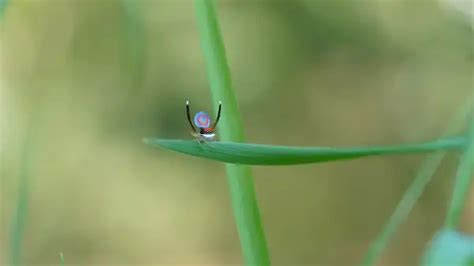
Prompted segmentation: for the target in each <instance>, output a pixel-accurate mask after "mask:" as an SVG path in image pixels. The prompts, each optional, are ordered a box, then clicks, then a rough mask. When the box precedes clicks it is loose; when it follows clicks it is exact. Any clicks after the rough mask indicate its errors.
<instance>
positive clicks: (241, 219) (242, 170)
mask: <svg viewBox="0 0 474 266" xmlns="http://www.w3.org/2000/svg"><path fill="white" fill-rule="evenodd" d="M195 7H196V17H197V22H198V27H199V35H200V41H201V48H202V51H203V54H204V59H205V63H206V70H207V75H208V79H209V83H210V88H211V96H212V97H211V98H212V101H213V105H214V107H217V104H218V102H219V101H222V103H223V111H222V117H221V120H220V122H219V125H218V127H219V133H220V138H221V139H222V140H224V141H233V142H243V141H244V133H243V132H244V130H243V126H242V122H241V118H240V113H239V110H238V105H237V100H236V98H235V95H234V92H233V89H232V82H231V76H230V69H229V66H228V63H227V58H226V55H225V49H224V42H223V40H222V36H221V33H220V29H219V22H218V17H217V10H216V4H215V2H214V1H212V0H195ZM191 145H192V144H191ZM194 147H195V146H194ZM226 172H227V177H228V182H229V189H230V195H231V199H232V207H233V211H234V217H235V222H236V225H237V231H238V234H239V238H240V243H241V247H242V252H243V255H244V260H245V263H246V264H247V265H269V264H270V259H269V256H268V250H267V244H266V239H265V235H264V231H263V227H262V222H261V218H260V212H259V209H258V204H257V199H256V195H255V188H254V181H253V176H252V173H251V170H250V168H248V167H247V166H242V165H233V164H227V165H226Z"/></svg>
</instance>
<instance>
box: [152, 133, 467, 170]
mask: <svg viewBox="0 0 474 266" xmlns="http://www.w3.org/2000/svg"><path fill="white" fill-rule="evenodd" d="M144 141H145V143H147V144H149V145H151V146H154V147H162V148H166V149H169V150H173V151H177V152H181V153H185V154H188V155H193V156H198V157H202V158H206V159H211V160H215V161H221V162H225V163H233V164H244V165H293V164H308V163H320V162H328V161H336V160H348V159H356V158H360V157H366V156H373V155H390V154H409V153H422V152H433V151H440V150H453V149H461V148H463V147H465V145H466V143H467V141H466V138H465V137H450V138H443V139H438V140H434V141H430V142H424V143H418V144H408V145H396V146H373V147H347V148H335V147H290V146H273V145H263V144H248V143H236V142H208V143H202V144H201V143H198V142H196V141H189V140H173V139H145V140H144Z"/></svg>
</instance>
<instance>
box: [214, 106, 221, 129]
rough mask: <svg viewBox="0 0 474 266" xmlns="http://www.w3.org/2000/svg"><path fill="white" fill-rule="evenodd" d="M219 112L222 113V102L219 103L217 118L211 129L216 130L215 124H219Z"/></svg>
mask: <svg viewBox="0 0 474 266" xmlns="http://www.w3.org/2000/svg"><path fill="white" fill-rule="evenodd" d="M221 111H222V102H221V101H219V109H218V110H217V117H216V121H215V122H214V124H213V125H212V128H214V129H215V128H216V126H217V123H218V122H219V119H220V118H221Z"/></svg>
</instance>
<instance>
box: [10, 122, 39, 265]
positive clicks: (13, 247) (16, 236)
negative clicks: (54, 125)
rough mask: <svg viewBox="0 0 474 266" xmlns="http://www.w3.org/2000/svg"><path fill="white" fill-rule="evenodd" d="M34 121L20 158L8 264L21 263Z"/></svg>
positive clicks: (34, 133) (34, 132)
mask: <svg viewBox="0 0 474 266" xmlns="http://www.w3.org/2000/svg"><path fill="white" fill-rule="evenodd" d="M35 124H36V121H34V119H33V121H32V122H31V125H30V126H29V128H28V131H27V136H26V139H25V141H24V143H23V151H22V154H21V159H20V177H19V190H18V199H17V206H16V209H15V213H14V215H13V216H12V217H13V219H12V223H11V227H10V230H11V231H10V265H14V266H15V265H22V253H23V252H22V251H23V238H24V233H25V226H26V220H27V219H26V216H27V213H28V198H29V196H28V194H29V187H28V186H29V185H28V183H29V177H30V175H31V169H32V161H33V159H32V154H33V148H34V138H35V135H36V130H35V129H36V128H35Z"/></svg>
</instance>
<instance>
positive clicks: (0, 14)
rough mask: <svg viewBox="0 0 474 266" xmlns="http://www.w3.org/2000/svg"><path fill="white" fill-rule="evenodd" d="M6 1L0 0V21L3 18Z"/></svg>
mask: <svg viewBox="0 0 474 266" xmlns="http://www.w3.org/2000/svg"><path fill="white" fill-rule="evenodd" d="M7 5H8V0H0V19H1V18H2V17H3V13H5V9H6V8H7Z"/></svg>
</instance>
